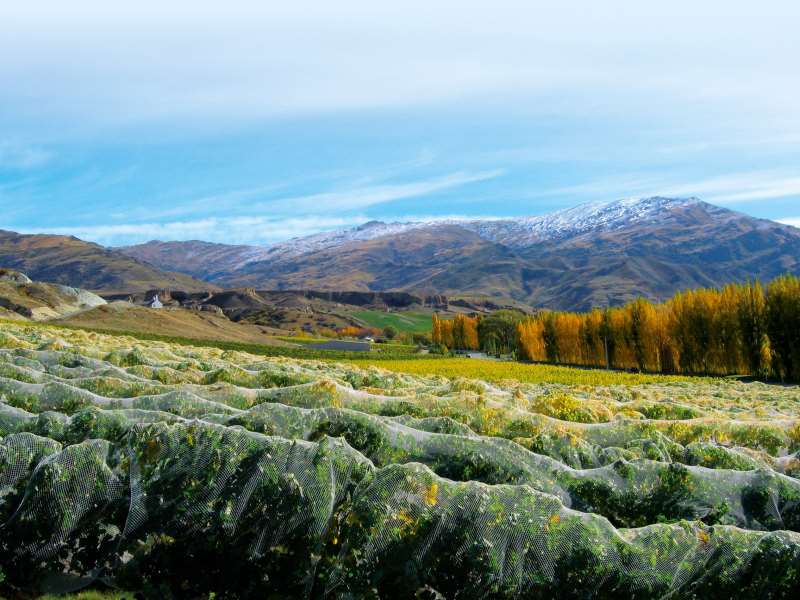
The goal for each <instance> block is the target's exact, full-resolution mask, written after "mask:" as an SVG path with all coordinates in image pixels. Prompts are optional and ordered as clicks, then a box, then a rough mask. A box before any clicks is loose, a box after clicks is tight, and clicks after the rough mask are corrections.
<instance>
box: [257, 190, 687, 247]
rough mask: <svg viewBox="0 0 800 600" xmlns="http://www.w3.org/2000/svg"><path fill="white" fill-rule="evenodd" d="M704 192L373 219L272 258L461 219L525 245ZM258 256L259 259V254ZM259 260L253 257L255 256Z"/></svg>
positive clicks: (625, 219)
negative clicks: (511, 212)
mask: <svg viewBox="0 0 800 600" xmlns="http://www.w3.org/2000/svg"><path fill="white" fill-rule="evenodd" d="M699 202H700V200H699V199H698V198H663V197H659V196H655V197H652V198H627V199H624V200H616V201H612V202H589V203H586V204H581V205H578V206H575V207H572V208H567V209H564V210H559V211H556V212H553V213H549V214H545V215H541V216H535V217H519V218H513V219H484V220H474V221H473V220H454V219H441V220H435V221H412V222H407V223H383V222H381V221H370V222H369V223H365V224H364V225H361V226H359V227H355V228H353V229H345V230H340V231H333V232H324V233H318V234H315V235H310V236H307V237H300V238H294V239H291V240H288V241H285V242H280V243H277V244H274V245H272V246H269V247H267V257H268V258H272V259H281V260H282V259H287V258H296V257H298V256H302V255H304V254H309V253H312V252H319V251H320V250H327V249H329V248H335V247H337V246H341V245H343V244H347V243H350V242H358V241H367V240H373V239H377V238H381V237H385V236H391V235H397V234H401V233H405V232H408V231H412V230H415V229H430V228H435V227H442V226H446V225H457V226H459V227H462V228H464V229H467V230H469V231H474V232H475V233H477V234H478V235H479V236H480V237H482V238H483V239H485V240H490V241H492V242H497V243H500V244H505V245H507V246H510V247H514V248H523V247H526V246H529V245H531V244H535V243H537V242H542V241H550V240H556V239H563V238H567V237H571V236H574V235H579V234H582V233H587V232H593V231H594V232H596V231H612V230H614V229H619V228H622V227H627V226H629V225H632V224H634V223H643V222H648V221H658V220H659V219H663V218H664V216H665V215H666V214H667V212H668V211H669V210H671V209H673V208H677V207H682V206H688V205H691V204H697V203H699ZM253 260H259V258H257V257H256V258H254V259H253ZM250 262H253V261H250Z"/></svg>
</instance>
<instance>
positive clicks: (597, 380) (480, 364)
mask: <svg viewBox="0 0 800 600" xmlns="http://www.w3.org/2000/svg"><path fill="white" fill-rule="evenodd" d="M348 362H350V363H352V364H355V365H358V366H362V367H366V366H369V365H371V364H377V363H373V361H372V360H370V359H368V358H367V359H361V360H359V359H355V360H351V361H348ZM377 366H380V367H381V368H382V369H388V370H390V371H395V372H398V373H409V374H413V375H442V376H444V377H465V378H468V379H484V380H486V381H494V382H499V381H504V380H506V379H515V380H517V381H520V382H523V383H560V384H564V385H638V384H643V383H665V382H670V381H692V380H694V381H698V380H699V378H692V377H685V376H681V375H647V374H641V373H625V372H620V371H605V370H602V369H578V368H573V367H559V366H554V365H540V364H525V363H518V362H506V361H502V362H501V361H491V360H481V359H475V358H441V359H439V360H426V361H421V360H403V359H400V360H381V361H380V363H379V364H377ZM706 379H707V378H706Z"/></svg>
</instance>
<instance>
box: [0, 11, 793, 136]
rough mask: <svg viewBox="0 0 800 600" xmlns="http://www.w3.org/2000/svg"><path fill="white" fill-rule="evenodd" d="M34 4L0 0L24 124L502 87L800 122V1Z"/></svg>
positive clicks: (258, 110)
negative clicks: (799, 31) (799, 103)
mask: <svg viewBox="0 0 800 600" xmlns="http://www.w3.org/2000/svg"><path fill="white" fill-rule="evenodd" d="M37 4H38V3H37V2H36V1H35V0H29V1H28V2H25V3H21V2H6V3H2V4H0V88H2V89H3V90H4V94H3V96H4V98H3V100H2V103H0V108H5V112H6V114H11V115H13V116H14V117H27V118H31V119H36V118H37V117H42V116H47V115H52V114H58V115H62V116H64V115H66V116H69V117H75V116H78V115H80V116H82V117H84V118H85V119H86V121H83V122H82V126H84V127H88V126H89V125H90V123H96V122H98V121H99V122H113V123H120V122H123V123H129V122H137V121H140V120H146V119H156V118H170V119H175V120H183V121H190V122H193V123H197V122H198V119H206V118H213V119H215V120H218V119H220V118H222V119H224V120H225V121H226V122H230V121H233V120H236V119H242V118H263V117H271V116H276V115H278V116H280V115H284V114H286V113H307V112H329V111H338V110H357V109H363V108H385V107H407V106H422V105H426V104H429V103H432V102H436V103H438V102H443V101H445V102H450V103H451V104H452V105H453V106H454V107H455V108H461V107H462V106H463V104H462V103H461V102H460V101H461V100H463V99H465V98H469V99H478V100H480V99H481V98H485V97H486V96H492V95H493V96H494V97H496V98H502V102H503V105H504V106H505V107H508V106H509V105H511V104H513V105H514V106H515V107H516V108H525V109H526V110H540V111H541V113H542V114H548V115H552V114H553V113H556V112H560V111H563V110H564V108H565V106H566V105H568V104H569V103H570V102H572V104H573V106H572V109H573V110H575V109H576V107H577V109H578V113H579V114H581V115H585V114H586V113H587V112H588V111H591V110H597V109H599V108H603V109H607V110H618V111H621V112H622V113H625V112H626V111H628V109H629V107H630V106H631V105H632V104H633V105H636V106H637V107H638V109H639V112H640V114H644V115H647V116H648V117H651V118H652V117H654V116H655V113H660V112H663V111H665V110H667V109H668V108H669V107H671V106H673V105H676V106H682V107H683V108H691V107H692V106H696V105H698V104H709V103H710V104H712V105H715V106H717V107H718V108H719V107H722V106H724V107H726V108H728V109H729V110H731V111H733V112H734V113H735V114H737V115H747V118H748V120H750V121H759V120H763V119H777V120H779V121H791V122H793V123H794V124H797V113H796V108H795V99H796V98H797V96H798V95H800V94H798V92H800V82H799V81H798V79H797V77H796V76H795V73H796V64H797V60H798V48H799V46H800V42H799V41H798V36H797V35H796V31H795V29H796V27H795V24H796V23H797V17H798V16H800V9H798V4H797V3H796V2H793V1H790V0H783V1H776V2H772V3H770V8H769V10H765V9H764V8H763V7H761V6H759V5H757V4H755V3H752V2H742V1H738V0H727V1H722V0H707V1H706V2H703V3H698V2H690V1H689V0H674V1H673V2H669V3H663V5H657V4H655V3H630V2H628V1H625V0H606V2H602V3H586V2H582V1H580V2H579V1H577V0H567V1H566V2H561V3H551V4H550V5H546V4H544V3H531V2H525V1H523V0H516V1H509V0H499V1H498V2H492V3H477V2H466V3H465V2H463V1H462V2H456V1H455V0H450V1H448V0H442V1H441V2H435V3H431V2H423V1H422V0H409V2H403V3H375V2H367V1H366V0H349V1H347V0H343V1H341V2H336V3H327V4H326V3H322V2H318V1H295V2H291V3H275V2H272V3H254V2H252V1H243V0H231V1H229V2H226V3H224V5H222V4H215V3H197V2H186V1H184V2H180V1H176V2H170V3H167V4H168V6H167V5H166V4H165V3H163V2H159V3H156V2H149V1H144V0H142V1H140V2H136V3H114V4H113V7H112V5H110V4H107V3H102V2H97V1H94V2H87V1H79V0H74V1H72V2H69V3H54V2H52V1H50V2H44V3H43V4H44V5H45V6H44V7H39V8H37V6H36V5H37ZM570 95H573V96H576V98H572V100H570V99H569V96H570ZM532 98H538V99H539V101H532ZM645 98H646V101H642V100H643V99H645ZM755 107H758V108H761V109H765V108H769V109H772V110H770V111H763V110H762V111H761V112H759V111H756V110H752V109H753V108H755ZM9 109H13V111H12V112H11V113H9V112H8V110H9ZM721 112H722V111H720V110H717V111H716V112H715V115H720V113H721Z"/></svg>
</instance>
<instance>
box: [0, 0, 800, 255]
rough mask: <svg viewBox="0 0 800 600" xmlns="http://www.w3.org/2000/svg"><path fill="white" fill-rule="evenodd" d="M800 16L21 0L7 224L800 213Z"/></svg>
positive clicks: (192, 235)
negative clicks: (674, 204)
mask: <svg viewBox="0 0 800 600" xmlns="http://www.w3.org/2000/svg"><path fill="white" fill-rule="evenodd" d="M272 4H274V5H276V6H268V5H272ZM165 5H167V6H165ZM798 31H800V3H798V2H796V1H790V0H785V1H773V0H763V1H761V2H752V1H748V2H743V1H739V0H726V1H724V2H723V1H718V0H704V1H703V2H697V1H696V0H693V1H692V2H687V1H684V0H673V1H671V2H662V3H653V2H634V1H633V0H631V1H622V0H604V1H603V2H590V1H588V0H583V1H576V0H561V1H559V2H557V3H556V2H539V1H534V0H528V1H519V2H511V1H504V0H495V1H493V2H472V1H470V0H461V1H458V2H455V1H450V0H439V1H437V2H430V1H427V2H423V1H417V0H407V1H405V2H392V3H388V2H367V1H361V0H359V1H351V0H338V1H337V2H322V1H319V2H306V1H303V0H294V1H293V2H281V3H278V2H274V3H273V2H270V3H266V2H242V1H241V0H227V1H226V2H224V3H222V2H213V3H212V2H202V1H199V0H195V1H193V2H184V1H182V0H177V1H173V2H169V3H165V2H153V1H151V0H139V1H137V2H118V3H117V2H114V3H109V2H96V1H86V0H71V1H70V2H61V1H60V0H59V1H55V0H51V1H37V0H27V1H26V2H6V3H0V229H9V230H14V231H19V232H25V233H37V232H41V233H64V234H70V235H75V236H77V237H80V238H82V239H86V240H91V241H95V242H98V243H101V244H105V245H110V246H117V245H125V244H134V243H139V242H143V241H147V240H151V239H161V240H188V239H202V240H207V241H214V242H222V243H237V244H238V243H242V244H270V243H274V242H277V241H281V240H284V239H287V238H291V237H296V236H302V235H308V234H312V233H316V232H319V231H325V230H331V229H341V228H346V227H352V226H355V225H359V224H361V223H364V222H365V221H369V220H383V221H409V220H420V219H436V218H487V217H488V218H493V217H513V216H520V215H538V214H543V213H547V212H551V211H553V210H557V209H559V208H566V207H571V206H574V205H576V204H580V203H582V202H587V201H604V200H608V201H611V200H615V199H619V198H625V197H638V196H651V195H667V196H698V197H700V198H701V199H703V200H706V201H708V202H712V203H715V204H719V205H722V206H725V207H728V208H732V209H734V210H739V211H742V212H746V213H748V214H751V215H754V216H757V217H763V218H769V219H774V220H780V221H783V222H786V223H790V224H796V225H798V226H800V168H798V167H800V68H798V65H800V35H798Z"/></svg>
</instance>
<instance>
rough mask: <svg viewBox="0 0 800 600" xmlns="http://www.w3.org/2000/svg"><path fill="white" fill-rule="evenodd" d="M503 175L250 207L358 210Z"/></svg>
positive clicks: (460, 176)
mask: <svg viewBox="0 0 800 600" xmlns="http://www.w3.org/2000/svg"><path fill="white" fill-rule="evenodd" d="M503 173H504V171H503V170H502V169H495V170H492V171H482V172H478V173H466V172H457V173H451V174H449V175H444V176H441V177H435V178H432V179H427V180H422V181H414V182H411V183H397V184H387V185H376V186H369V187H363V188H356V189H351V190H345V191H337V192H323V193H320V194H310V195H305V196H294V197H289V198H278V199H274V200H268V201H264V202H260V203H251V204H250V208H251V209H256V210H281V211H284V212H292V213H298V212H299V213H304V212H309V211H323V212H336V211H350V210H360V209H363V208H368V207H370V206H375V205H378V204H386V203H388V202H394V201H395V200H403V199H406V198H415V197H419V196H424V195H426V194H432V193H434V192H440V191H443V190H446V189H449V188H454V187H459V186H462V185H466V184H469V183H478V182H481V181H487V180H489V179H495V178H496V177H500V176H501V175H503Z"/></svg>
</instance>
